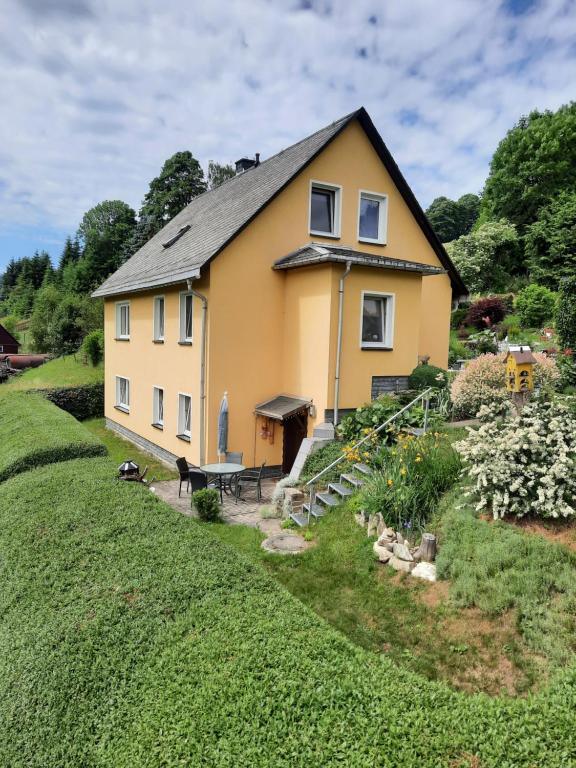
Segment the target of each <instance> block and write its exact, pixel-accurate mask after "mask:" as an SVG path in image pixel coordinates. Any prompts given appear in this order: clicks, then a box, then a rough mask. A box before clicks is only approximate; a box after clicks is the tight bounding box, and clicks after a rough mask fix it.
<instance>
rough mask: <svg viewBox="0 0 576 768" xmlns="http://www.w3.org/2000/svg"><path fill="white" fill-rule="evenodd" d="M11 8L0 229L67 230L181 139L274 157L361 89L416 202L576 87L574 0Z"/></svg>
mask: <svg viewBox="0 0 576 768" xmlns="http://www.w3.org/2000/svg"><path fill="white" fill-rule="evenodd" d="M517 4H518V0H516V5H517ZM3 6H4V8H3V22H4V23H3V24H2V31H1V32H0V71H1V73H2V74H1V76H0V100H1V103H2V104H3V110H2V119H1V120H0V182H1V181H3V182H4V184H2V183H0V228H8V227H13V226H37V227H38V226H40V227H41V226H46V227H48V226H50V227H55V228H62V229H67V230H69V231H74V230H75V228H76V226H77V224H78V221H79V219H80V217H81V215H82V213H83V212H84V211H85V210H86V209H88V208H89V207H90V206H92V205H94V204H95V203H97V202H98V201H100V200H102V199H106V198H108V199H111V198H120V199H123V200H126V201H127V202H129V203H130V204H131V205H133V206H134V207H135V208H138V206H139V204H140V201H141V199H142V196H143V194H144V192H145V191H146V189H147V185H148V182H149V181H150V179H151V178H152V177H153V176H154V175H156V174H157V173H158V171H159V170H160V167H161V166H162V163H163V162H164V160H165V159H166V158H167V157H168V156H170V155H171V154H172V153H173V152H175V151H177V150H179V149H190V150H192V152H193V153H194V155H195V156H197V157H198V158H199V159H200V160H201V162H202V163H203V164H204V165H205V164H206V163H207V161H208V160H209V159H217V160H220V161H232V160H235V159H236V158H237V157H239V156H241V155H243V154H245V153H254V152H256V151H259V152H261V153H262V156H263V157H266V156H268V155H270V154H272V153H273V152H275V151H278V150H279V149H281V148H282V147H283V146H286V145H288V144H290V143H293V142H294V141H297V140H298V139H300V138H302V137H304V136H305V135H306V134H308V133H310V132H312V131H313V130H316V129H317V128H319V127H321V126H322V125H324V124H326V123H328V122H330V121H331V120H333V119H336V118H337V117H340V116H341V115H342V114H345V113H346V112H349V111H350V110H352V109H354V108H356V107H358V106H360V105H364V106H366V108H367V109H368V111H369V112H370V114H371V116H372V118H373V120H374V122H375V123H376V126H377V127H378V128H379V130H380V131H381V133H382V135H383V137H384V140H385V141H386V142H387V144H388V146H389V147H390V149H391V151H392V152H393V154H394V155H395V157H396V159H397V161H398V163H399V164H400V167H401V168H403V170H404V171H405V173H406V176H407V177H408V180H409V182H410V183H411V184H412V185H413V187H414V191H415V193H416V195H417V196H418V198H419V199H420V201H421V202H422V203H423V204H424V205H426V204H428V203H429V202H430V201H431V199H432V198H433V197H435V196H437V195H440V194H445V195H448V196H451V197H457V196H459V195H461V194H463V193H465V192H467V191H478V190H480V189H481V187H482V184H483V181H484V179H485V176H486V173H487V167H488V161H489V158H490V155H491V153H492V152H493V150H494V149H495V147H496V145H497V143H498V141H499V140H500V139H501V138H502V137H503V135H504V134H505V132H506V130H507V129H508V128H510V127H511V126H512V125H513V123H514V122H515V121H516V120H517V119H518V118H519V117H520V115H521V114H525V113H527V112H529V111H530V110H532V109H534V108H539V109H544V108H552V109H554V108H557V107H558V106H559V105H560V104H562V103H564V102H566V101H568V100H569V99H570V98H571V97H572V96H573V83H574V80H575V75H576V66H575V62H576V50H575V48H574V43H573V41H574V39H575V36H576V13H575V9H574V4H573V3H572V2H569V3H566V2H564V0H541V2H539V3H537V4H536V5H535V7H534V8H533V9H532V11H531V12H529V13H527V14H524V15H520V16H518V15H513V14H508V13H506V12H505V11H504V10H503V8H502V6H501V4H500V3H499V2H496V0H449V2H445V3H438V2H437V0H391V1H390V2H387V3H384V2H383V0H355V2H353V3H351V2H348V0H332V1H330V0H310V2H303V1H302V0H276V1H274V0H229V1H228V2H221V3H218V2H214V0H203V1H202V2H201V1H200V0H193V1H192V2H190V1H189V2H184V0H163V2H162V3H158V2H155V1H154V0H147V1H146V2H145V1H144V0H122V2H117V0H100V1H99V2H96V0H18V2H17V0H3ZM307 6H311V7H310V9H309V10H305V9H304V8H306V7H307ZM407 114H412V115H413V116H414V115H417V116H418V117H419V119H418V120H417V121H416V122H414V123H413V124H404V125H403V124H402V120H401V116H402V115H407Z"/></svg>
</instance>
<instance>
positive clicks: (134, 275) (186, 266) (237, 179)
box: [92, 107, 467, 296]
mask: <svg viewBox="0 0 576 768" xmlns="http://www.w3.org/2000/svg"><path fill="white" fill-rule="evenodd" d="M352 120H358V122H359V123H360V125H361V126H362V128H363V129H364V131H365V132H366V135H367V136H368V138H369V140H370V141H371V143H372V146H373V147H374V149H375V151H376V152H377V154H378V155H379V157H380V159H381V161H382V163H383V164H384V166H385V167H386V169H387V170H388V172H389V173H390V176H391V177H392V180H393V181H394V183H395V184H396V187H397V188H398V190H399V191H400V194H401V195H402V196H403V198H404V200H405V201H406V204H407V205H408V207H409V208H410V210H411V212H412V214H413V215H414V217H415V219H416V221H417V222H418V224H419V225H420V227H421V229H422V231H423V232H424V234H425V236H426V238H427V239H428V242H429V243H430V245H431V246H432V248H433V249H434V251H435V253H436V255H437V256H438V259H439V260H440V263H441V264H442V265H443V267H445V269H446V271H447V272H448V274H449V275H450V280H451V282H452V287H453V290H454V292H455V294H456V295H458V296H461V295H464V294H466V293H467V289H466V286H465V285H464V283H463V282H462V279H461V277H460V275H459V274H458V272H457V270H456V268H455V267H454V265H453V264H452V262H451V260H450V258H449V256H448V254H447V253H446V251H445V250H444V247H443V246H442V244H441V243H440V241H439V240H438V238H437V237H436V235H435V234H434V231H433V230H432V227H431V226H430V223H429V222H428V219H427V218H426V216H425V214H424V212H423V210H422V208H421V207H420V205H419V204H418V202H417V200H416V198H415V197H414V194H413V192H412V190H411V189H410V187H409V186H408V184H407V182H406V180H405V179H404V177H403V176H402V174H401V173H400V170H399V168H398V166H397V165H396V163H395V162H394V159H393V158H392V155H391V154H390V152H389V151H388V148H387V147H386V145H385V144H384V142H383V140H382V137H381V136H380V134H379V133H378V131H377V130H376V128H375V126H374V124H373V122H372V120H371V119H370V117H369V115H368V113H367V112H366V110H365V109H364V108H363V107H362V108H360V109H358V110H356V111H355V112H351V113H350V114H349V115H346V116H345V117H342V118H340V120H337V121H336V122H334V123H331V124H330V125H328V126H326V127H325V128H322V129H321V130H320V131H317V132H316V133H313V134H312V135H311V136H308V138H306V139H303V140H302V141H299V142H298V143H297V144H294V145H293V146H291V147H288V149H284V150H282V152H279V153H278V154H277V155H274V156H273V157H270V158H269V159H268V160H265V161H264V162H263V163H261V164H260V165H259V166H257V167H256V168H251V169H250V170H248V171H245V172H244V173H242V174H240V175H238V176H234V177H233V178H231V179H229V180H228V181H225V182H224V183H223V184H222V185H221V186H219V187H217V188H216V189H213V190H210V191H208V192H204V194H202V195H199V196H198V197H196V198H194V200H192V202H191V203H189V204H188V205H187V206H186V208H184V209H183V210H182V211H180V213H179V214H177V215H176V216H175V217H174V218H173V219H172V220H171V221H169V222H168V223H167V224H166V226H165V227H164V228H163V229H161V230H160V232H158V233H157V234H156V235H154V237H153V238H151V239H150V240H149V241H148V242H147V243H146V244H145V245H144V246H142V248H140V250H139V251H137V252H136V253H135V254H134V255H133V256H132V257H131V258H130V259H129V260H128V261H127V262H126V263H125V264H123V265H122V266H121V267H120V269H118V270H117V271H116V272H114V274H113V275H111V276H110V277H109V278H108V279H107V280H106V281H105V282H104V283H103V284H102V285H101V286H100V287H99V288H98V289H97V290H96V291H94V293H93V294H92V295H93V296H114V295H118V294H122V293H131V292H133V291H142V290H146V289H149V288H154V287H159V286H163V285H172V284H175V283H182V282H184V281H185V280H186V279H187V278H192V277H197V276H198V275H199V274H200V269H201V267H202V266H204V265H205V264H207V263H208V262H209V261H211V260H212V259H213V258H214V257H215V256H217V255H218V253H220V251H222V250H223V249H224V248H225V247H226V246H227V245H228V243H229V242H230V241H231V240H233V239H234V237H236V235H238V234H239V233H240V232H241V231H242V230H243V229H244V227H246V226H247V225H248V224H249V223H250V222H251V221H252V219H254V218H255V216H257V215H258V213H259V212H260V211H261V210H262V209H263V208H264V207H265V206H266V205H268V203H270V202H271V201H272V200H273V199H274V198H275V197H276V195H278V194H279V193H280V192H281V191H282V190H283V189H284V188H285V187H286V186H287V185H288V184H289V183H290V182H291V181H292V179H293V178H294V177H295V176H296V175H297V174H298V173H300V172H301V171H302V170H303V169H304V168H305V167H306V166H307V165H308V164H309V163H311V162H312V160H314V158H315V157H316V156H317V155H318V154H319V153H320V152H321V151H322V150H323V149H324V148H325V147H326V146H327V145H328V144H329V143H330V142H331V141H332V140H333V139H334V138H335V137H336V136H338V135H339V134H340V133H341V131H342V130H343V129H344V128H346V126H347V125H348V124H349V123H350V122H352Z"/></svg>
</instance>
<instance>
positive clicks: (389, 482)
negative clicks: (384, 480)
mask: <svg viewBox="0 0 576 768" xmlns="http://www.w3.org/2000/svg"><path fill="white" fill-rule="evenodd" d="M393 485H394V481H393V480H391V479H390V478H388V488H392V486H393Z"/></svg>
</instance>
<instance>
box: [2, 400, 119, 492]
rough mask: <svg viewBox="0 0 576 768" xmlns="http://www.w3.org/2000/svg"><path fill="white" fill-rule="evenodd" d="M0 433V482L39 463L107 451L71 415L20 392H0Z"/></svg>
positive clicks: (94, 454)
mask: <svg viewBox="0 0 576 768" xmlns="http://www.w3.org/2000/svg"><path fill="white" fill-rule="evenodd" d="M0 435H1V436H2V439H1V440H0V482H2V481H3V480H6V479H7V478H9V477H12V476H13V475H17V474H19V473H20V472H25V471H26V470H28V469H33V468H35V467H40V466H42V465H43V464H51V463H54V462H58V461H67V460H69V459H76V458H79V457H82V456H103V455H105V454H106V453H107V451H106V448H105V446H104V445H103V444H102V443H101V442H100V440H98V438H96V437H94V436H93V435H92V434H90V432H88V430H86V429H85V428H84V427H83V426H82V425H81V424H79V423H78V422H77V421H76V420H75V419H74V418H73V417H72V416H70V415H69V414H67V413H64V411H61V410H60V409H59V408H57V407H56V406H55V405H53V404H52V403H50V402H48V401H47V400H45V399H44V398H43V397H41V396H40V395H31V394H26V393H23V392H2V393H0Z"/></svg>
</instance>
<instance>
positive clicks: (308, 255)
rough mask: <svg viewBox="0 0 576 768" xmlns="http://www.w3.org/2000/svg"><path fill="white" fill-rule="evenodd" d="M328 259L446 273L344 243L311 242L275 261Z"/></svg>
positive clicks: (290, 264) (285, 265) (302, 263)
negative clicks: (357, 248)
mask: <svg viewBox="0 0 576 768" xmlns="http://www.w3.org/2000/svg"><path fill="white" fill-rule="evenodd" d="M327 261H331V262H341V263H346V262H350V263H351V264H360V265H361V266H364V267H377V268H378V269H400V270H403V271H404V272H418V273H419V274H421V275H443V274H445V273H446V270H445V269H440V268H439V267H432V266H430V264H420V263H419V262H417V261H404V260H403V259H389V258H387V257H385V256H375V255H374V254H373V253H366V252H365V251H356V250H354V249H353V248H348V247H346V246H342V245H325V244H324V243H309V244H308V245H304V246H302V248H298V250H296V251H292V253H289V254H288V255H287V256H283V257H282V258H281V259H278V260H277V261H275V262H274V269H294V268H295V267H307V266H310V265H312V264H323V263H325V262H327Z"/></svg>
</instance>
